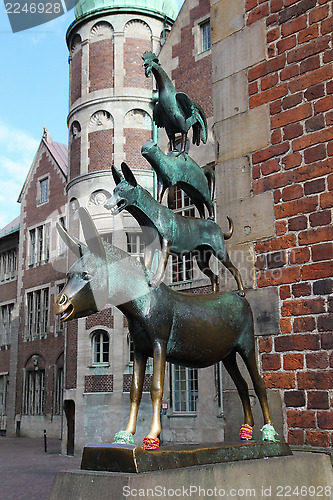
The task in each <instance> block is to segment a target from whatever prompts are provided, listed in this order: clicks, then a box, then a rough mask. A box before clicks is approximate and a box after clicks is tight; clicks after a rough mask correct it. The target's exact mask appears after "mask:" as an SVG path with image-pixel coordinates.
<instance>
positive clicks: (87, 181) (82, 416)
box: [63, 0, 178, 453]
mask: <svg viewBox="0 0 333 500" xmlns="http://www.w3.org/2000/svg"><path fill="white" fill-rule="evenodd" d="M177 12H178V9H177V2H176V0H168V1H164V0H149V2H148V1H147V0H106V1H105V0H79V2H78V3H77V5H76V20H75V21H74V22H73V23H72V24H71V26H70V27H69V29H68V32H67V44H68V48H69V51H70V55H69V66H70V95H69V115H68V128H69V174H68V184H67V193H68V201H69V213H68V220H67V221H66V222H67V225H68V227H69V229H70V231H71V232H74V234H75V233H76V234H77V235H78V236H82V235H80V234H79V223H78V217H77V215H78V208H79V207H80V206H83V207H86V208H87V209H88V210H89V212H90V214H91V215H92V217H93V219H94V221H95V224H96V226H97V228H98V230H99V232H100V234H101V235H102V236H103V237H104V238H105V239H107V240H108V241H109V242H111V241H112V243H113V244H115V245H117V246H118V247H120V248H123V249H124V250H127V251H129V252H131V253H133V254H136V255H137V256H139V255H138V254H140V252H141V251H142V244H141V239H140V234H139V227H138V225H137V223H136V221H135V220H134V219H133V218H131V217H130V216H129V215H128V214H127V213H125V214H124V215H123V214H121V215H119V216H117V217H112V216H110V213H109V212H108V211H107V210H106V209H105V208H104V203H105V201H106V200H107V198H108V197H109V196H110V195H111V193H112V191H113V188H114V183H113V179H112V175H111V174H110V167H111V165H115V166H116V167H117V168H120V165H121V163H122V162H123V161H125V162H127V163H128V165H129V166H130V167H131V168H134V169H136V174H135V175H136V177H137V178H138V179H139V182H140V184H141V185H143V186H145V187H147V188H148V189H149V190H150V191H151V192H153V189H154V182H153V172H152V171H151V169H150V165H149V164H148V162H146V160H144V159H143V157H142V156H141V146H142V144H143V143H145V142H146V141H148V140H150V139H152V137H154V136H156V130H154V126H153V121H152V108H153V105H152V102H153V85H152V79H147V78H146V77H145V74H144V70H143V67H142V59H141V55H142V53H143V52H144V51H146V50H149V51H154V52H155V53H157V54H158V53H159V52H160V49H161V47H162V45H163V43H164V40H165V38H166V35H167V33H168V31H170V29H171V27H172V24H173V22H174V19H175V18H176V15H177ZM66 339H67V340H66V355H65V364H66V369H65V390H64V408H65V414H66V417H67V426H66V425H65V426H64V435H63V437H64V439H63V451H65V452H66V450H67V452H69V453H71V452H73V451H74V450H78V449H80V448H82V446H84V444H85V443H86V442H87V440H92V439H93V440H95V441H98V440H104V441H105V440H109V439H112V437H113V435H114V433H115V432H116V431H118V430H119V429H120V428H122V427H123V426H124V425H125V424H126V422H125V415H126V413H127V407H128V396H129V395H128V388H129V382H130V372H131V343H130V339H129V337H128V329H127V326H126V324H125V322H124V319H123V316H122V315H121V313H120V312H119V311H118V310H117V309H115V308H114V307H110V305H107V306H106V307H105V308H104V309H103V311H101V312H100V313H99V314H95V315H93V316H90V317H88V318H83V319H80V320H78V321H72V322H70V323H69V324H68V327H67V337H66ZM149 380H150V379H149V375H148V378H147V384H148V383H149ZM145 396H147V397H146V399H147V404H148V406H150V403H149V399H148V394H147V395H144V400H145ZM143 403H144V401H143ZM144 404H145V403H144ZM145 413H148V414H149V412H145ZM148 418H149V417H148ZM143 420H144V419H143ZM139 427H140V426H139ZM138 431H139V434H140V429H138ZM142 432H143V431H142ZM142 437H143V436H142Z"/></svg>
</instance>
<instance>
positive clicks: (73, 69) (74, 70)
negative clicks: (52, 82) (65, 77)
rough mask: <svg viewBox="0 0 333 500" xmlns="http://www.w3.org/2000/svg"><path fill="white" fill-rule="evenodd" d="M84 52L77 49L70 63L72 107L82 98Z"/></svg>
mask: <svg viewBox="0 0 333 500" xmlns="http://www.w3.org/2000/svg"><path fill="white" fill-rule="evenodd" d="M81 76H82V50H81V49H77V51H76V52H74V53H73V55H72V60H71V63H70V105H72V104H73V103H74V102H75V101H76V100H77V99H79V98H80V97H81V85H82V83H81Z"/></svg>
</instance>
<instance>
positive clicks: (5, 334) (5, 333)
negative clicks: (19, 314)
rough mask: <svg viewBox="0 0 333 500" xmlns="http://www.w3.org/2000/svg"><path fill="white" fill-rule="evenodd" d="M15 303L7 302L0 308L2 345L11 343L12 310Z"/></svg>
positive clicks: (0, 341)
mask: <svg viewBox="0 0 333 500" xmlns="http://www.w3.org/2000/svg"><path fill="white" fill-rule="evenodd" d="M13 309H14V304H5V305H3V306H1V309H0V313H1V315H0V322H1V323H0V345H10V343H11V338H12V312H13Z"/></svg>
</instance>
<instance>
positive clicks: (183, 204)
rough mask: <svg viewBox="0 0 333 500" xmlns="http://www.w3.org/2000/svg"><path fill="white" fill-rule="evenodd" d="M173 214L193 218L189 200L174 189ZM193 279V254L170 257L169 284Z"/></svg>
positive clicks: (193, 212)
mask: <svg viewBox="0 0 333 500" xmlns="http://www.w3.org/2000/svg"><path fill="white" fill-rule="evenodd" d="M174 212H175V213H178V214H180V215H182V216H184V217H194V216H195V208H194V205H193V203H192V200H191V198H189V196H187V194H186V193H184V191H182V190H181V189H179V188H178V187H176V189H175V194H174ZM192 279H193V254H192V253H188V252H186V253H184V254H183V255H172V261H171V282H172V283H182V282H184V281H191V280H192Z"/></svg>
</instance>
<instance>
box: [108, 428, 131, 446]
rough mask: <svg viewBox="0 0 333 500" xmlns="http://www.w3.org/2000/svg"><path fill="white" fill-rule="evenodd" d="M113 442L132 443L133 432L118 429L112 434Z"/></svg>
mask: <svg viewBox="0 0 333 500" xmlns="http://www.w3.org/2000/svg"><path fill="white" fill-rule="evenodd" d="M113 443H114V444H134V439H133V434H132V433H131V432H127V431H119V432H117V433H116V435H115V436H114V441H113Z"/></svg>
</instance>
